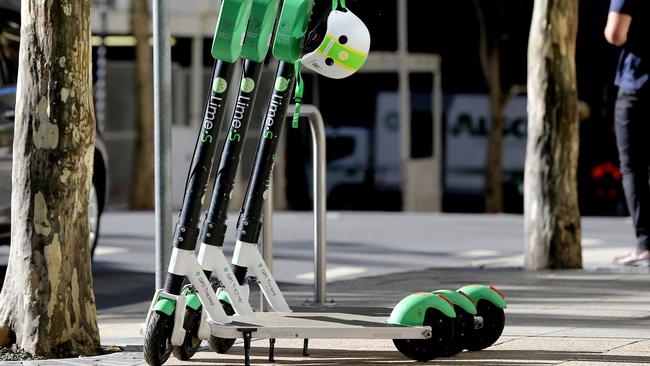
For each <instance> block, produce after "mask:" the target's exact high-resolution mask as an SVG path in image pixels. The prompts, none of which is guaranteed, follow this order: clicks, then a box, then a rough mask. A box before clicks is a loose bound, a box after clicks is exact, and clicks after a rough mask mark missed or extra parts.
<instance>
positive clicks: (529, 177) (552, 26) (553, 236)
mask: <svg viewBox="0 0 650 366" xmlns="http://www.w3.org/2000/svg"><path fill="white" fill-rule="evenodd" d="M577 23H578V0H535V7H534V11H533V20H532V25H531V29H530V38H529V43H528V146H527V154H526V172H525V178H524V191H525V192H524V226H525V229H524V230H525V240H526V243H525V244H526V253H525V267H526V268H528V269H544V268H580V267H582V254H581V247H580V237H581V228H580V211H579V209H578V194H577V181H576V171H577V165H578V145H579V131H578V129H579V126H578V96H577V86H576V68H575V45H576V33H577Z"/></svg>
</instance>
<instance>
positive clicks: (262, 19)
mask: <svg viewBox="0 0 650 366" xmlns="http://www.w3.org/2000/svg"><path fill="white" fill-rule="evenodd" d="M279 7H280V0H253V8H252V10H251V15H250V20H249V21H248V30H247V31H246V39H245V40H244V47H243V48H242V50H241V57H243V58H245V59H247V60H251V61H255V62H262V61H264V59H265V58H266V54H267V53H268V52H269V47H270V46H271V36H272V35H273V28H274V27H275V19H276V17H277V15H278V8H279Z"/></svg>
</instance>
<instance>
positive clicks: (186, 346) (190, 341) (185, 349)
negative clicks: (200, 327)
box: [172, 332, 201, 361]
mask: <svg viewBox="0 0 650 366" xmlns="http://www.w3.org/2000/svg"><path fill="white" fill-rule="evenodd" d="M199 347H201V339H199V338H198V337H196V336H194V335H192V334H191V333H190V332H187V333H185V339H184V340H183V344H182V345H180V346H174V347H173V348H172V353H173V354H174V357H176V358H177V359H179V360H181V361H187V360H189V359H190V358H192V356H194V354H196V351H198V350H199Z"/></svg>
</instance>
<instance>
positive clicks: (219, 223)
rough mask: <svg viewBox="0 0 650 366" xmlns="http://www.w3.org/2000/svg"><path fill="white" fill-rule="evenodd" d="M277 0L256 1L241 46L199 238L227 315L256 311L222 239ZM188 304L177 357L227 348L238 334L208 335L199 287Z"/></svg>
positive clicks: (206, 266)
mask: <svg viewBox="0 0 650 366" xmlns="http://www.w3.org/2000/svg"><path fill="white" fill-rule="evenodd" d="M279 5H280V0H253V6H252V10H251V15H250V20H249V25H248V29H247V31H246V37H245V40H244V45H243V48H242V51H241V58H242V59H244V66H243V70H242V82H241V85H240V89H239V94H238V96H237V100H236V104H235V108H234V110H233V114H232V116H231V118H230V124H229V127H228V133H227V135H226V139H225V142H224V146H223V150H222V152H221V156H220V158H219V165H218V168H217V171H216V177H215V184H214V189H213V191H212V198H211V200H210V206H209V209H208V211H207V213H206V215H205V218H204V220H203V224H202V228H201V235H200V237H199V238H200V243H201V246H200V249H199V253H198V262H199V264H200V265H201V267H202V268H203V271H204V273H205V276H206V279H207V278H210V276H211V275H213V276H214V277H215V278H216V279H217V280H218V281H219V284H220V293H219V294H218V296H217V297H218V298H219V301H220V302H221V304H222V305H223V307H224V309H225V311H226V313H227V314H228V315H233V314H235V313H236V314H238V315H251V314H253V309H252V308H251V306H250V304H249V302H248V293H249V290H248V286H240V285H239V283H238V282H237V280H236V279H235V277H234V275H233V274H232V271H231V268H230V263H229V261H228V259H226V257H225V255H224V254H223V242H224V237H225V234H226V229H227V227H226V219H227V217H228V216H227V215H228V211H227V210H228V205H229V203H230V199H231V196H232V192H233V189H234V185H235V179H236V176H237V169H238V167H239V162H240V159H241V154H242V151H243V148H244V143H245V138H246V134H247V131H248V126H249V123H250V119H251V114H252V111H253V106H254V104H255V100H256V97H257V91H258V85H259V83H260V78H261V75H262V71H263V67H264V60H265V58H266V56H267V54H268V51H269V48H270V45H271V37H272V35H273V29H274V26H275V21H276V19H277V15H278V9H279ZM230 299H232V301H230ZM186 303H187V307H186V313H185V317H184V320H183V327H184V329H185V330H186V332H187V333H186V338H185V339H186V341H185V342H184V344H183V345H181V346H174V356H176V357H177V358H179V359H181V360H186V359H189V358H190V357H192V355H193V354H194V352H195V351H196V348H197V347H198V344H200V341H201V340H202V339H207V340H208V341H209V343H210V346H211V347H212V349H213V350H214V351H215V352H225V351H227V350H228V349H229V348H230V346H232V344H233V343H234V339H221V338H215V337H211V336H210V329H209V326H208V323H207V319H208V317H209V315H208V313H207V312H206V311H204V310H203V307H202V306H201V301H200V299H199V295H198V294H197V291H196V290H194V289H189V290H188V291H187V292H186Z"/></svg>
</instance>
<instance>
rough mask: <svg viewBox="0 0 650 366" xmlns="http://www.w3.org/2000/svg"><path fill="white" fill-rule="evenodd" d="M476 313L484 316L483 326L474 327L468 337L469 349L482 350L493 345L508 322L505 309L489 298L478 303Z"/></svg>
mask: <svg viewBox="0 0 650 366" xmlns="http://www.w3.org/2000/svg"><path fill="white" fill-rule="evenodd" d="M476 311H477V312H476V315H477V316H480V317H483V327H481V328H480V329H474V331H473V332H472V334H471V336H470V337H469V338H468V339H467V349H468V350H470V351H480V350H482V349H485V348H488V347H490V346H491V345H493V344H494V343H495V342H496V341H497V340H498V339H499V337H500V336H501V333H502V332H503V327H504V326H505V324H506V317H505V314H504V312H503V309H501V308H499V307H498V306H496V305H494V304H493V303H491V302H490V301H487V300H479V302H478V304H476Z"/></svg>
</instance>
